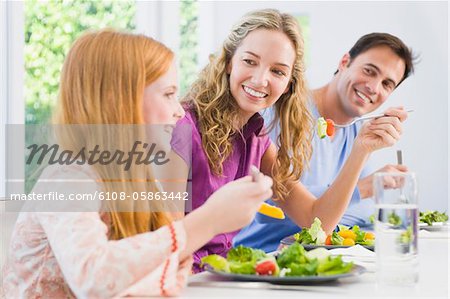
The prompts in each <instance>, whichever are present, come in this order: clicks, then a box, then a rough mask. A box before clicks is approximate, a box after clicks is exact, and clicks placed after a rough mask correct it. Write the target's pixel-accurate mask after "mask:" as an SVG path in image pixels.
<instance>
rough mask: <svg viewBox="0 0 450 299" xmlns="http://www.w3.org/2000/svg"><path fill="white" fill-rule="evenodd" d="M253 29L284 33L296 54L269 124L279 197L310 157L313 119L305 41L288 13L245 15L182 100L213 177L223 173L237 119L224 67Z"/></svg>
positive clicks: (235, 104) (274, 172)
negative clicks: (190, 113) (195, 126)
mask: <svg viewBox="0 0 450 299" xmlns="http://www.w3.org/2000/svg"><path fill="white" fill-rule="evenodd" d="M257 29H266V30H274V31H281V32H283V33H284V34H286V36H287V37H288V38H289V39H290V40H291V42H292V44H293V46H294V49H295V52H296V58H295V62H294V66H293V70H292V78H291V80H290V86H289V90H288V92H286V93H285V94H283V95H282V96H281V97H280V98H279V99H278V101H277V102H276V103H275V104H274V106H275V109H274V110H275V118H274V121H273V122H272V124H271V125H270V128H272V127H273V126H274V124H276V123H277V122H278V121H279V125H280V135H279V136H278V138H277V144H278V146H279V151H278V155H277V159H276V163H275V165H274V167H273V169H272V177H273V179H274V194H275V196H274V197H275V198H276V199H284V198H286V196H287V195H288V193H289V190H288V188H287V186H288V185H289V183H295V182H296V181H298V180H299V179H300V177H301V175H302V173H303V169H304V168H305V167H306V165H307V163H308V161H309V159H310V156H311V129H312V120H311V119H312V118H311V114H310V112H309V110H308V91H307V86H306V81H305V78H304V73H305V66H304V61H303V60H304V43H303V37H302V35H301V32H300V27H299V25H298V23H297V21H296V20H295V18H294V17H293V16H291V15H289V14H283V13H280V12H279V11H277V10H273V9H265V10H258V11H254V12H250V13H248V14H246V15H245V16H244V17H243V18H242V19H241V20H240V21H239V22H238V23H237V24H235V25H234V27H233V28H232V29H231V32H230V34H229V35H228V37H227V38H226V39H225V41H224V43H223V47H222V50H221V53H220V55H219V56H218V57H217V58H215V57H212V58H211V61H210V63H209V64H208V65H207V66H206V67H205V69H204V70H203V71H202V72H201V74H200V76H199V78H198V79H197V80H196V81H195V82H194V84H193V86H192V87H191V90H190V92H189V93H188V94H187V96H186V97H185V98H184V100H183V102H185V105H186V106H188V107H192V108H193V109H194V111H195V113H196V115H197V118H198V123H199V128H200V134H201V136H202V145H203V148H204V150H205V152H206V155H207V157H208V163H209V166H210V168H211V170H212V171H213V173H214V174H215V175H222V174H223V166H222V165H223V162H224V161H225V159H227V157H228V156H229V155H230V154H231V152H232V138H233V137H234V136H236V133H238V132H237V131H238V129H236V128H235V127H233V124H236V123H239V113H238V111H239V107H238V105H237V103H236V101H235V100H234V99H233V97H232V95H231V92H230V87H229V86H230V83H229V76H228V75H227V72H226V68H227V65H228V64H229V63H230V61H231V59H232V57H233V55H234V53H235V52H236V49H237V48H238V47H239V45H240V44H241V42H242V41H243V40H244V38H245V37H246V36H247V35H248V34H249V33H250V32H252V31H254V30H257Z"/></svg>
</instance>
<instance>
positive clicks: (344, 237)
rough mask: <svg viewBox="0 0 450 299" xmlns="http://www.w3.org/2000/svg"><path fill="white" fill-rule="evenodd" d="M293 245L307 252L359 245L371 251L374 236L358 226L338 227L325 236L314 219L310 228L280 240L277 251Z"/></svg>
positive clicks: (320, 225)
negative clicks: (297, 245) (299, 246)
mask: <svg viewBox="0 0 450 299" xmlns="http://www.w3.org/2000/svg"><path fill="white" fill-rule="evenodd" d="M294 243H300V244H302V245H303V246H304V248H305V249H307V250H309V249H314V248H317V247H324V248H326V249H333V248H341V247H349V246H353V245H356V244H359V245H361V246H363V247H365V248H367V249H370V250H372V251H373V250H374V249H375V246H374V245H375V234H374V233H373V232H368V231H364V230H362V229H361V228H360V227H359V226H358V225H354V226H353V227H348V226H345V225H338V229H337V231H333V233H332V234H330V235H327V234H326V233H325V231H324V230H323V229H322V222H321V221H320V219H319V218H317V217H316V218H315V219H314V222H313V223H312V225H311V227H304V228H302V230H301V231H300V232H298V233H296V234H294V235H292V236H289V237H286V238H284V239H282V240H281V242H280V246H279V249H281V248H283V247H286V246H289V245H291V244H294Z"/></svg>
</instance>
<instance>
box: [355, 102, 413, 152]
mask: <svg viewBox="0 0 450 299" xmlns="http://www.w3.org/2000/svg"><path fill="white" fill-rule="evenodd" d="M385 115H386V116H383V117H380V118H376V119H373V120H371V121H369V122H367V123H365V124H364V125H363V127H362V128H361V131H360V132H359V134H358V136H357V137H356V140H355V146H356V147H358V148H360V149H362V150H364V151H367V152H368V153H371V152H373V151H376V150H378V149H381V148H385V147H390V146H392V145H394V144H395V143H396V142H397V141H398V140H399V139H400V136H401V135H402V131H403V126H402V122H404V121H405V120H406V118H407V117H408V113H407V112H406V111H405V110H404V109H403V107H395V108H390V109H388V110H387V111H386V112H385Z"/></svg>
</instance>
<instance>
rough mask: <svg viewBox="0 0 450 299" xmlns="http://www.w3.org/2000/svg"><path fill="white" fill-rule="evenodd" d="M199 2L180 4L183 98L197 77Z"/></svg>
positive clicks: (180, 56)
mask: <svg viewBox="0 0 450 299" xmlns="http://www.w3.org/2000/svg"><path fill="white" fill-rule="evenodd" d="M197 28H198V2H197V1H192V0H190V1H181V2H180V52H179V61H180V85H181V86H180V95H181V96H183V95H184V94H185V93H186V91H187V90H188V88H189V86H190V85H191V84H192V83H193V81H194V80H195V78H196V77H197V64H198V57H197V45H198V35H197Z"/></svg>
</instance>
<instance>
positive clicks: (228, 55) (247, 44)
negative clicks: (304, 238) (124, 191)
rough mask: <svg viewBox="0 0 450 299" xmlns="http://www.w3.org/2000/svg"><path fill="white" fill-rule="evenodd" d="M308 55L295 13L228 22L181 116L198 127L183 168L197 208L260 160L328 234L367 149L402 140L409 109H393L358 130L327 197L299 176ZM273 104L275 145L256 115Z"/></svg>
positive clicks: (282, 196) (294, 208) (286, 204)
mask: <svg viewBox="0 0 450 299" xmlns="http://www.w3.org/2000/svg"><path fill="white" fill-rule="evenodd" d="M303 58H304V45H303V39H302V36H301V33H300V30H299V26H298V24H297V22H296V20H295V18H294V17H292V16H291V15H288V14H283V13H280V12H278V11H276V10H271V9H267V10H260V11H254V12H250V13H248V14H247V15H245V16H244V17H243V18H242V19H241V20H240V21H238V23H237V24H236V25H235V26H234V27H233V28H232V29H231V32H230V33H229V35H228V36H227V38H226V39H225V41H224V43H223V47H222V49H221V52H220V54H219V55H218V56H217V57H215V58H212V59H211V61H210V63H209V64H208V65H207V66H206V68H205V69H204V70H203V71H202V73H201V74H200V76H199V78H198V79H197V80H196V81H195V82H194V84H193V86H192V88H191V91H190V93H189V94H188V95H187V97H186V98H185V99H184V101H183V102H184V107H185V110H186V116H185V117H184V118H183V119H182V120H181V121H180V122H179V123H178V124H179V125H183V124H190V125H192V127H193V128H194V130H193V138H192V167H191V169H190V170H189V169H187V168H186V169H184V170H183V171H184V173H185V174H184V175H185V176H186V175H187V173H188V172H189V171H192V183H193V185H192V197H193V202H192V203H193V208H194V209H195V208H199V207H201V206H202V205H203V204H205V203H207V202H208V200H207V199H208V197H209V195H210V194H212V193H213V192H214V191H215V190H217V188H219V187H220V186H222V185H224V184H226V183H228V182H230V181H233V180H235V179H238V178H240V177H243V176H246V175H248V173H249V169H250V166H251V165H256V166H257V167H259V168H260V169H261V171H262V172H263V173H264V174H265V175H268V176H270V177H272V178H273V180H274V187H273V190H274V195H275V196H274V198H275V199H276V200H278V205H279V206H280V207H281V208H282V209H283V210H284V211H285V212H286V213H287V214H288V215H289V217H290V218H291V219H292V220H293V221H294V222H295V223H296V224H297V225H299V226H302V227H304V226H309V225H310V224H311V223H312V221H313V219H314V217H319V218H320V219H321V220H322V224H323V228H324V230H325V231H326V232H328V233H330V232H331V231H332V230H333V229H334V227H335V226H336V224H337V223H338V221H339V219H340V218H341V216H342V215H343V213H344V211H345V209H346V207H347V205H348V203H349V200H350V197H351V194H352V192H353V190H354V187H355V184H356V182H357V180H358V177H359V173H360V172H361V169H362V167H363V165H364V163H365V161H366V160H367V158H368V157H369V155H370V153H371V152H373V151H375V150H377V149H380V148H383V147H386V146H391V145H393V144H394V143H395V142H396V141H397V140H398V139H399V136H400V134H401V122H402V121H404V120H405V118H406V114H405V112H403V111H401V110H396V111H393V112H392V114H391V117H384V118H382V119H377V120H373V121H371V122H370V123H368V124H367V125H366V126H365V127H364V128H363V129H362V130H361V132H360V134H359V135H358V137H357V139H356V141H355V144H354V146H353V149H352V152H351V154H350V156H349V158H348V160H347V162H346V164H345V166H344V167H343V169H342V171H341V173H340V174H339V176H338V177H337V179H336V181H335V182H334V184H332V185H331V186H330V187H329V189H328V191H327V192H325V193H324V194H323V196H321V197H320V198H318V199H316V198H315V197H314V196H313V195H312V194H311V193H310V192H309V191H308V190H306V189H305V187H304V186H303V185H302V184H301V183H297V182H298V180H299V178H300V176H301V175H302V173H303V170H304V169H305V168H306V167H307V163H308V160H309V158H310V155H311V136H310V132H312V129H311V128H312V126H313V122H312V119H311V115H310V112H309V111H308V109H307V107H308V103H307V98H308V94H307V93H308V92H307V87H306V83H305V79H304V71H305V67H304V62H303ZM346 88H351V87H346ZM271 106H274V108H275V111H276V113H275V122H278V121H279V123H280V135H279V136H278V140H277V142H278V143H279V150H278V151H277V150H276V146H275V145H274V144H272V143H271V142H270V140H269V138H268V136H267V135H266V134H265V133H266V132H265V129H264V126H263V119H262V117H261V115H260V114H259V112H260V111H262V110H264V109H265V108H268V107H271ZM173 144H174V149H175V150H180V148H177V143H176V142H174V143H173ZM181 156H182V157H183V155H181ZM189 158H190V157H186V156H184V157H183V159H185V160H186V161H188V160H189ZM230 200H231V198H230ZM242 200H245V199H242ZM230 204H231V203H230ZM235 234H236V232H233V233H225V234H220V235H217V236H215V237H214V239H212V240H211V241H210V242H209V243H208V244H206V245H205V246H204V247H202V248H201V249H200V250H199V251H197V252H196V253H195V254H194V271H200V270H201V269H200V268H199V264H200V259H201V258H202V257H203V256H205V255H207V254H211V253H216V254H221V255H225V254H226V253H227V251H228V250H229V249H230V247H231V246H232V239H233V236H234V235H235Z"/></svg>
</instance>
